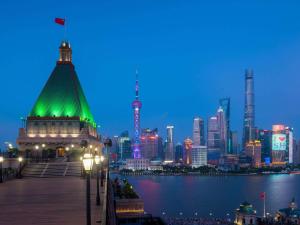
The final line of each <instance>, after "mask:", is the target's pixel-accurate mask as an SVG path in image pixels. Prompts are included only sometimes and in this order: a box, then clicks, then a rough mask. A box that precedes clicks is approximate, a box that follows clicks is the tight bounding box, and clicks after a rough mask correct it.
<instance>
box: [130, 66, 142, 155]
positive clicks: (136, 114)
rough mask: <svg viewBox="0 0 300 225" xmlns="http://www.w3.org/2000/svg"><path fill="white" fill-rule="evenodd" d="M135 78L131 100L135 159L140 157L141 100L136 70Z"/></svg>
mask: <svg viewBox="0 0 300 225" xmlns="http://www.w3.org/2000/svg"><path fill="white" fill-rule="evenodd" d="M135 74H136V80H135V100H134V101H133V102H132V108H133V116H134V144H133V157H134V158H135V159H140V158H141V151H140V109H141V108H142V102H141V101H140V100H139V80H138V71H136V73H135Z"/></svg>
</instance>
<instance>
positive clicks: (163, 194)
mask: <svg viewBox="0 0 300 225" xmlns="http://www.w3.org/2000/svg"><path fill="white" fill-rule="evenodd" d="M127 178H128V179H129V181H130V182H131V183H132V184H133V186H134V188H135V190H136V191H137V193H138V194H139V195H140V196H141V197H142V198H143V199H144V201H145V209H146V211H147V212H151V213H153V214H154V215H162V213H165V214H166V215H170V216H178V215H180V213H182V215H184V216H195V215H197V216H206V217H209V216H211V215H214V216H218V217H223V218H224V217H228V215H230V216H232V215H233V214H234V210H235V209H236V208H237V207H238V206H239V204H240V203H241V202H243V201H245V200H247V201H249V202H251V203H252V204H253V206H254V207H255V208H256V209H257V212H258V214H260V215H262V212H263V211H262V210H263V202H262V200H261V199H260V198H259V194H260V193H261V192H266V195H267V198H266V208H267V212H270V213H274V212H275V211H276V210H277V209H279V208H284V207H286V206H287V204H288V202H289V201H290V200H291V199H292V198H293V197H296V200H297V201H298V202H299V201H300V194H299V185H300V176H299V175H270V176H228V177H226V176H220V177H209V176H207V177H205V176H204V177H203V176H129V177H127ZM297 187H298V189H297ZM195 213H196V214H195Z"/></svg>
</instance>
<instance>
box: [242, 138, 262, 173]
mask: <svg viewBox="0 0 300 225" xmlns="http://www.w3.org/2000/svg"><path fill="white" fill-rule="evenodd" d="M245 154H246V155H247V156H248V157H249V158H251V165H252V167H257V168H258V167H261V143H260V141H259V140H255V141H249V142H248V143H247V145H246V148H245Z"/></svg>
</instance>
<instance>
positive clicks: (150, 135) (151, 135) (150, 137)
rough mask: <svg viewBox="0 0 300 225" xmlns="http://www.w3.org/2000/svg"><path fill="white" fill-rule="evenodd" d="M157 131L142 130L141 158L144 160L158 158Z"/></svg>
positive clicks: (158, 138) (158, 139)
mask: <svg viewBox="0 0 300 225" xmlns="http://www.w3.org/2000/svg"><path fill="white" fill-rule="evenodd" d="M159 141H160V137H159V136H158V130H157V128H156V129H153V130H151V129H148V128H147V129H143V130H142V134H141V146H140V147H141V157H142V158H144V159H149V160H154V159H157V158H158V156H159V144H160V143H159Z"/></svg>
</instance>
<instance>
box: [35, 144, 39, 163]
mask: <svg viewBox="0 0 300 225" xmlns="http://www.w3.org/2000/svg"><path fill="white" fill-rule="evenodd" d="M34 148H35V150H36V152H35V161H36V162H38V154H39V148H40V146H38V145H36V146H34Z"/></svg>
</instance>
